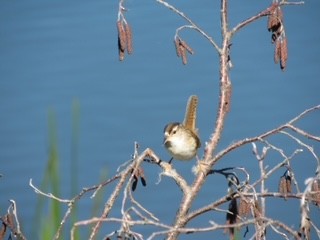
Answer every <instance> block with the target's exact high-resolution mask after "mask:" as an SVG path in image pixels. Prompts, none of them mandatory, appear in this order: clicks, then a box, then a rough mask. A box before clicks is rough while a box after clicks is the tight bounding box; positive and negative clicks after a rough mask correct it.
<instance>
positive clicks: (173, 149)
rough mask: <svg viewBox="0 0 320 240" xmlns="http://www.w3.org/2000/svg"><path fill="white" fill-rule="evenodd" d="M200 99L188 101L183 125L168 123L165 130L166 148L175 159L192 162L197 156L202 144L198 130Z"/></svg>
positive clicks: (190, 98) (195, 98) (191, 98)
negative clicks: (197, 120)
mask: <svg viewBox="0 0 320 240" xmlns="http://www.w3.org/2000/svg"><path fill="white" fill-rule="evenodd" d="M197 106H198V97H197V96H196V95H191V96H190V97H189V99H188V103H187V107H186V113H185V117H184V120H183V122H182V123H179V122H172V123H168V124H167V125H166V126H165V128H164V141H163V143H164V146H165V148H166V149H167V151H168V152H169V154H170V155H171V156H172V158H171V159H170V161H169V163H171V161H172V160H173V159H177V160H191V159H193V158H194V157H195V156H196V155H197V151H198V149H199V148H200V147H201V142H200V139H199V136H198V129H197V128H196V119H197Z"/></svg>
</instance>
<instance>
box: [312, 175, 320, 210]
mask: <svg viewBox="0 0 320 240" xmlns="http://www.w3.org/2000/svg"><path fill="white" fill-rule="evenodd" d="M311 191H312V192H314V193H313V194H312V198H313V199H314V201H313V202H314V204H316V205H317V206H320V179H315V180H314V181H313V183H312V185H311Z"/></svg>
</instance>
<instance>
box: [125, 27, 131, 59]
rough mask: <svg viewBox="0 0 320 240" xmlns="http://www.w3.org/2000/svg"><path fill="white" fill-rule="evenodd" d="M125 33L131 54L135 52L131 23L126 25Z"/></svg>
mask: <svg viewBox="0 0 320 240" xmlns="http://www.w3.org/2000/svg"><path fill="white" fill-rule="evenodd" d="M124 31H125V35H126V40H127V52H128V54H131V53H132V52H133V45H132V30H131V27H130V25H129V23H125V24H124Z"/></svg>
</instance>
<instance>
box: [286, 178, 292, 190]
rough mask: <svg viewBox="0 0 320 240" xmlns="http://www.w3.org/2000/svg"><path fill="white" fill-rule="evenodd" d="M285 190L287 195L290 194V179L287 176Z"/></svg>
mask: <svg viewBox="0 0 320 240" xmlns="http://www.w3.org/2000/svg"><path fill="white" fill-rule="evenodd" d="M286 188H287V193H291V192H292V185H291V177H289V176H287V177H286Z"/></svg>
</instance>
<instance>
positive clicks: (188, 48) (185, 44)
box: [180, 40, 194, 54]
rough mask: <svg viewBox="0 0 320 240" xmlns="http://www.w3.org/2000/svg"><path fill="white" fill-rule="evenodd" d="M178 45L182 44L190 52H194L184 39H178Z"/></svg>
mask: <svg viewBox="0 0 320 240" xmlns="http://www.w3.org/2000/svg"><path fill="white" fill-rule="evenodd" d="M180 45H182V46H183V47H184V48H185V49H186V50H187V51H188V52H189V53H190V54H194V51H193V50H192V48H191V47H190V46H189V45H188V44H187V43H186V42H185V41H182V40H180Z"/></svg>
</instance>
